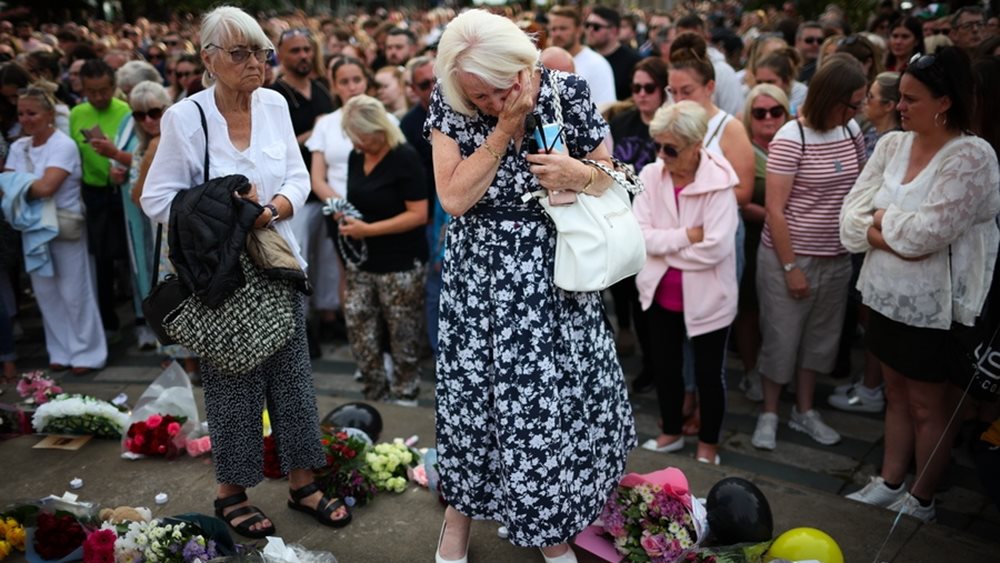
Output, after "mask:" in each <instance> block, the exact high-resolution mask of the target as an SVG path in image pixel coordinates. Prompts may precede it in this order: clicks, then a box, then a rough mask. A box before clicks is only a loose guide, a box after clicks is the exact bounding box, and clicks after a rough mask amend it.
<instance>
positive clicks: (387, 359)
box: [382, 352, 396, 383]
mask: <svg viewBox="0 0 1000 563" xmlns="http://www.w3.org/2000/svg"><path fill="white" fill-rule="evenodd" d="M382 365H383V366H385V378H386V379H387V380H388V381H389V383H392V382H393V381H395V380H396V367H395V365H394V364H393V363H392V354H390V353H389V352H382Z"/></svg>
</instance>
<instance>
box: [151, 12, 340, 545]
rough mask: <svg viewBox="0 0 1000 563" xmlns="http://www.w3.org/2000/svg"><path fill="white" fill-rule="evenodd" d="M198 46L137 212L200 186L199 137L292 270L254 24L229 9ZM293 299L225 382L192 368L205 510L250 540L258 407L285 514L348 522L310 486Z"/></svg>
mask: <svg viewBox="0 0 1000 563" xmlns="http://www.w3.org/2000/svg"><path fill="white" fill-rule="evenodd" d="M201 46H202V50H201V58H202V60H203V61H204V62H205V68H206V74H205V76H204V81H205V84H206V85H207V88H206V89H205V90H202V91H201V92H198V93H196V94H194V95H192V96H191V97H190V98H188V99H189V100H191V101H192V102H194V103H189V102H184V103H179V104H176V105H174V106H171V108H170V109H169V110H168V111H167V112H166V113H165V114H164V116H163V120H162V122H161V126H160V127H161V134H160V145H159V148H158V150H157V158H155V159H154V160H153V163H152V165H151V166H150V170H149V175H148V176H147V178H146V183H145V186H144V188H143V193H142V199H141V202H142V207H143V210H145V211H146V214H147V215H149V217H150V218H152V219H153V220H154V221H157V222H159V223H167V222H168V219H169V217H170V208H171V204H172V202H173V201H174V197H175V196H176V195H177V194H178V192H180V191H181V190H186V189H189V188H191V187H192V186H197V185H200V184H201V183H202V182H203V179H202V178H203V174H204V172H205V171H204V170H203V166H204V159H205V151H206V146H205V137H206V135H207V137H208V147H207V151H208V153H209V154H210V165H209V167H210V170H209V171H208V176H209V177H211V178H218V177H222V176H226V175H229V174H242V175H244V176H246V177H247V178H248V179H249V180H250V182H251V187H250V189H249V190H248V191H247V193H244V194H238V197H241V198H243V199H247V200H250V201H253V202H260V204H263V211H262V212H261V213H260V215H259V216H258V217H257V220H256V223H255V224H254V225H253V227H254V228H256V229H264V228H270V227H273V228H274V229H275V230H276V231H277V232H278V234H280V235H281V236H282V238H284V239H285V241H286V242H287V243H288V245H289V247H290V248H291V250H292V253H293V254H295V255H296V258H298V261H299V264H302V259H301V257H300V256H298V244H296V242H295V238H294V236H293V235H292V231H291V227H290V225H289V222H288V221H287V219H288V218H289V217H291V216H292V214H293V213H294V212H295V210H296V209H299V208H300V207H301V206H302V205H303V204H304V203H305V199H306V194H307V193H308V191H309V175H308V173H307V172H306V167H305V163H303V162H302V156H301V154H300V153H299V148H298V143H297V142H296V140H295V133H294V132H293V130H292V123H291V119H290V117H289V113H288V104H287V103H286V102H285V99H284V98H283V97H281V95H280V94H278V93H277V92H275V91H273V90H268V89H264V88H261V85H262V84H263V81H264V65H265V64H266V63H267V59H268V57H269V56H270V54H271V53H272V52H273V50H274V47H273V45H272V44H271V41H270V40H269V39H268V38H267V36H266V35H265V34H264V32H263V30H261V28H260V25H258V23H257V21H256V20H254V18H252V17H251V16H249V15H248V14H246V13H245V12H243V11H242V10H240V9H238V8H233V7H221V8H216V9H215V10H212V11H211V12H209V13H208V14H207V15H205V17H204V19H203V20H202V25H201ZM196 104H197V105H196ZM199 106H200V108H201V109H203V110H204V113H205V118H206V122H207V123H206V125H207V129H208V130H207V131H205V130H203V128H202V119H201V117H200V114H199ZM293 301H294V303H295V306H296V310H295V311H294V314H295V333H294V334H293V335H292V336H291V338H290V339H289V341H288V342H287V343H286V344H285V345H284V346H283V347H282V348H280V349H279V350H278V351H277V352H275V353H274V354H273V355H272V356H271V357H270V358H268V359H266V360H265V361H264V362H263V363H261V364H260V365H259V366H257V367H255V368H253V369H252V370H250V371H248V372H246V373H241V374H238V375H230V374H227V373H224V372H222V371H220V370H219V369H218V368H217V367H216V366H214V365H212V363H211V362H208V361H203V362H202V365H201V377H202V383H203V385H204V390H205V412H206V414H207V417H208V421H209V429H210V433H211V437H212V454H213V455H212V458H213V461H214V464H215V477H216V480H217V481H218V482H219V488H218V493H217V496H218V498H217V499H216V501H215V513H216V515H217V516H218V517H219V518H221V519H223V520H225V521H226V523H227V524H229V526H230V527H231V528H232V529H233V530H235V531H236V532H237V533H239V534H241V535H243V536H246V537H251V538H263V537H265V536H271V535H275V529H274V525H273V524H272V523H271V521H270V520H269V519H268V518H267V516H265V515H264V513H263V511H262V510H260V509H259V508H256V507H253V506H250V504H249V502H248V500H247V496H246V492H245V490H246V488H248V487H253V486H255V485H257V484H258V483H260V482H261V481H262V480H263V479H264V473H263V464H264V460H263V451H264V446H263V437H262V436H263V432H262V422H261V411H262V410H263V409H264V407H265V405H266V406H267V408H268V411H269V413H270V415H271V425H272V428H273V429H274V433H275V436H276V438H277V445H278V456H279V458H280V459H281V467H282V469H283V470H286V471H288V483H289V487H290V490H289V500H288V506H289V508H292V509H294V510H299V511H302V512H306V513H308V514H310V515H311V516H313V517H315V518H316V520H317V521H319V522H320V523H321V524H324V525H329V526H344V525H346V524H347V523H348V522H350V519H351V514H350V512H349V511H348V509H347V506H346V505H345V504H344V502H343V500H341V499H333V498H329V497H327V496H325V495H324V494H323V492H322V490H321V489H320V488H319V486H318V485H316V483H315V482H314V479H313V469H315V468H319V467H323V466H324V465H325V464H326V458H325V456H324V455H323V450H322V448H321V445H320V434H319V415H318V414H317V412H316V396H315V389H314V385H313V380H312V368H311V365H310V363H309V349H308V345H307V343H306V330H305V317H304V315H303V310H302V306H303V304H302V300H301V299H294V300H293ZM259 314H261V315H269V314H271V311H267V310H261V311H260V313H259Z"/></svg>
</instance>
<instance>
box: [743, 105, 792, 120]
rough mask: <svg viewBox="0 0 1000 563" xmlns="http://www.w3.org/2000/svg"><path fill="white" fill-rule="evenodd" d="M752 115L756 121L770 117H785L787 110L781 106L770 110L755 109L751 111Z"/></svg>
mask: <svg viewBox="0 0 1000 563" xmlns="http://www.w3.org/2000/svg"><path fill="white" fill-rule="evenodd" d="M750 115H751V116H753V118H754V119H764V118H765V117H767V116H768V115H770V116H771V117H784V116H785V108H783V107H781V106H774V107H770V108H753V109H751V110H750Z"/></svg>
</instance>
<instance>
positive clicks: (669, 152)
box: [653, 143, 684, 158]
mask: <svg viewBox="0 0 1000 563" xmlns="http://www.w3.org/2000/svg"><path fill="white" fill-rule="evenodd" d="M653 148H654V149H655V150H656V153H657V154H661V153H662V154H663V155H664V156H666V157H669V158H677V155H679V154H681V151H682V150H684V149H682V148H677V147H675V146H673V145H668V144H666V143H653Z"/></svg>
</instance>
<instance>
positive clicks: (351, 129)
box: [341, 94, 406, 148]
mask: <svg viewBox="0 0 1000 563" xmlns="http://www.w3.org/2000/svg"><path fill="white" fill-rule="evenodd" d="M343 112H344V114H343V117H342V118H341V127H343V129H344V134H345V135H347V137H348V138H349V139H351V141H353V142H358V140H359V139H358V135H370V134H372V133H384V134H385V142H386V143H388V144H389V148H396V147H398V146H399V145H401V144H403V143H405V142H406V137H404V136H403V132H402V131H401V130H400V129H399V126H398V125H396V124H395V123H393V122H392V120H391V119H389V113H388V112H387V111H385V106H383V105H382V102H380V101H378V100H376V99H375V98H373V97H371V96H369V95H367V94H359V95H357V96H354V97H353V98H351V99H350V100H348V101H347V103H346V104H344V108H343Z"/></svg>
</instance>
